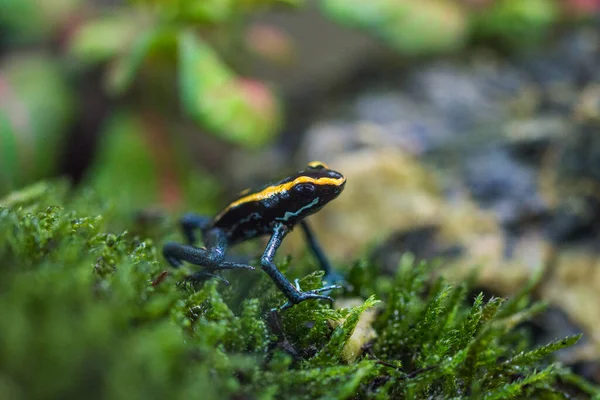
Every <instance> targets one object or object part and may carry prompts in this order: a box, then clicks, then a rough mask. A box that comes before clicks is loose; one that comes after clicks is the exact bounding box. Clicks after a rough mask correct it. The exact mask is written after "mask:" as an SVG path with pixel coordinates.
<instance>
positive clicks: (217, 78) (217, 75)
mask: <svg viewBox="0 0 600 400" xmlns="http://www.w3.org/2000/svg"><path fill="white" fill-rule="evenodd" d="M179 90H180V93H181V100H182V102H183V107H184V109H185V111H186V112H187V114H188V115H190V116H191V117H192V118H193V119H194V120H195V121H196V122H197V123H198V124H200V125H201V126H204V127H206V128H208V130H209V131H210V132H211V133H213V134H215V135H216V136H218V137H220V138H222V139H225V140H228V141H231V142H233V143H236V144H240V145H244V146H247V147H260V146H263V145H265V144H267V143H268V142H270V141H271V140H272V139H273V138H274V136H275V134H276V133H277V130H278V129H279V126H280V119H281V110H280V106H279V102H278V99H277V98H276V97H275V96H274V95H273V93H271V91H269V90H268V89H267V88H266V87H265V86H263V85H262V84H260V83H258V82H252V81H249V80H243V79H239V78H238V77H237V76H236V75H235V74H234V72H233V71H231V70H230V69H229V68H228V67H227V66H226V65H225V64H223V62H222V61H221V60H220V59H219V57H218V56H217V54H216V53H215V52H214V51H213V49H212V48H211V47H210V46H208V45H207V44H205V43H203V42H202V41H201V40H199V39H198V38H197V37H196V36H195V34H194V33H192V32H189V31H187V32H183V33H182V34H181V36H180V38H179Z"/></svg>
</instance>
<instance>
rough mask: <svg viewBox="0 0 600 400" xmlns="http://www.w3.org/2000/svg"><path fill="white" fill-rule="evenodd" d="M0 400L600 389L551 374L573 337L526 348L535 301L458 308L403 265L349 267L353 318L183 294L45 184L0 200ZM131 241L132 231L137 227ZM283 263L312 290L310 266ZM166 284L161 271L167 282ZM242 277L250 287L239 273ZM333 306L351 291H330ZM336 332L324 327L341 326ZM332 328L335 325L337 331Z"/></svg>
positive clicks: (249, 288) (246, 286)
mask: <svg viewBox="0 0 600 400" xmlns="http://www.w3.org/2000/svg"><path fill="white" fill-rule="evenodd" d="M0 205H4V206H5V207H4V208H0V260H2V269H1V270H0V274H1V276H0V310H2V318H0V337H1V338H2V340H1V341H0V398H11V399H12V398H16V399H19V398H27V399H30V398H83V397H85V398H112V399H119V398H124V399H125V398H126V399H133V398H191V397H197V396H199V395H201V396H202V398H203V399H210V398H215V399H217V398H218V399H222V398H250V399H269V398H298V399H312V398H327V399H348V398H382V399H383V398H498V399H501V398H516V397H519V398H523V397H535V398H563V397H566V396H567V393H568V395H569V396H572V397H573V396H580V397H581V398H586V397H587V396H589V395H590V394H592V393H594V392H595V391H596V390H597V389H596V388H595V387H594V386H592V385H590V384H589V383H587V382H584V381H582V380H581V379H579V378H578V377H576V376H575V375H573V374H571V373H570V372H569V371H568V369H566V368H564V367H562V366H561V365H559V364H556V363H552V360H551V358H550V357H549V356H550V355H551V353H553V352H554V351H556V350H558V349H561V348H564V347H567V346H570V345H572V344H574V343H575V342H576V341H577V340H578V337H569V338H565V339H561V340H559V341H557V342H554V343H550V344H548V345H547V346H544V347H542V348H538V349H531V347H530V343H529V341H528V336H527V334H526V331H525V330H523V329H522V328H520V326H521V323H522V322H524V321H526V320H527V319H529V318H530V317H531V316H533V315H534V314H536V313H538V312H539V311H541V310H542V309H543V307H544V305H543V304H540V303H533V304H531V302H530V301H529V299H528V289H529V288H525V289H524V290H523V291H522V292H521V293H520V294H519V295H517V296H515V297H514V298H512V299H510V300H508V301H504V299H500V298H492V299H490V300H487V301H484V299H483V296H482V295H479V296H477V297H476V298H475V299H474V301H469V300H470V299H469V298H468V297H467V292H468V287H467V285H466V284H465V285H459V286H450V285H448V284H447V283H445V282H444V281H443V280H441V279H438V280H435V281H433V282H432V281H431V279H429V276H430V275H431V274H430V273H431V271H430V267H429V266H427V265H425V264H419V265H414V264H413V263H411V262H410V260H409V259H405V261H404V262H403V263H402V265H401V266H400V268H399V271H398V274H397V276H396V277H395V279H394V280H390V279H389V278H385V277H380V276H378V275H377V273H376V270H375V268H374V267H373V266H371V265H365V264H361V263H358V264H356V265H355V266H353V267H352V269H351V270H350V273H349V281H350V283H351V285H352V289H351V290H349V291H348V293H346V295H353V296H356V295H360V296H362V297H363V298H364V299H366V300H365V301H364V303H363V304H362V305H359V306H356V307H352V308H348V309H339V310H335V309H332V308H330V307H329V305H327V304H324V303H322V302H305V303H302V304H300V305H298V306H295V307H293V308H292V309H290V310H288V311H286V312H285V313H282V314H273V313H269V312H268V310H269V309H270V308H271V307H273V306H276V305H279V304H281V303H282V302H283V301H284V299H283V296H282V295H281V293H279V292H278V291H277V290H276V289H275V287H274V285H273V284H272V283H271V282H270V281H269V279H268V278H267V277H266V275H265V274H263V273H261V272H260V271H257V272H246V271H242V272H230V273H229V274H227V278H228V279H230V281H231V285H230V286H228V287H227V286H225V285H223V284H222V283H221V282H218V281H208V282H206V283H204V284H203V285H199V286H197V287H193V286H192V285H190V284H189V283H182V278H183V276H184V275H183V274H184V273H185V271H170V270H168V268H167V267H166V264H165V263H164V262H163V260H162V259H161V258H160V257H159V252H158V251H157V247H156V246H155V243H159V242H160V241H162V240H164V239H165V238H166V237H167V236H171V238H172V235H174V234H176V227H175V224H174V223H173V221H172V220H165V221H163V222H160V223H158V222H157V226H156V227H155V229H153V230H152V232H153V233H152V236H153V240H151V239H143V238H142V236H136V235H133V234H130V233H127V232H116V233H115V232H112V230H113V229H114V227H116V226H121V224H122V223H123V222H122V221H120V220H116V218H117V217H116V216H118V215H121V214H120V213H115V212H114V210H113V209H111V208H110V207H107V206H106V205H104V204H103V203H102V202H101V201H99V200H98V199H97V198H95V197H94V195H93V194H90V193H87V192H79V193H69V191H68V188H66V187H65V186H64V185H55V184H52V185H49V184H38V185H36V186H34V187H32V188H28V189H25V190H24V191H22V192H19V193H15V194H12V195H11V196H10V197H8V198H6V199H4V200H0ZM131 228H132V231H139V230H138V229H137V228H135V226H134V225H133V224H132V226H131ZM280 261H281V262H280V263H279V265H280V266H281V268H282V269H283V270H284V271H285V272H286V274H288V276H291V277H303V279H302V280H301V284H302V287H303V288H304V289H310V288H315V287H318V286H319V285H320V284H321V272H312V273H310V271H311V270H314V267H313V265H312V263H311V262H309V261H308V260H295V262H294V263H293V265H294V268H290V269H289V271H288V266H291V265H292V263H290V260H289V259H285V260H280ZM165 271H169V273H168V274H167V273H165ZM242 275H243V276H242ZM335 295H337V296H342V295H344V294H342V293H337V294H335ZM372 307H378V309H379V310H380V311H379V313H378V315H377V317H376V319H375V322H374V327H375V329H376V332H377V338H376V339H375V340H374V341H373V343H370V344H369V345H368V346H366V348H365V351H364V352H363V354H362V355H361V356H360V357H358V358H357V359H356V360H355V361H353V362H347V361H346V360H345V358H344V355H343V349H344V346H345V344H346V342H347V340H348V339H349V337H350V336H351V334H352V332H353V330H354V327H355V326H356V324H357V322H358V320H359V317H360V316H361V314H362V313H363V312H364V311H365V310H367V309H370V308H372ZM342 319H343V322H342V323H338V324H332V323H331V322H332V321H335V320H342ZM334 325H335V328H334V327H333V326H334Z"/></svg>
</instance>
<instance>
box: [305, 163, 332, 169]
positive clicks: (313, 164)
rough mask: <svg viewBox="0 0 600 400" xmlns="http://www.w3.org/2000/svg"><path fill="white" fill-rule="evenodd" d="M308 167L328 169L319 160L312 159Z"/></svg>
mask: <svg viewBox="0 0 600 400" xmlns="http://www.w3.org/2000/svg"><path fill="white" fill-rule="evenodd" d="M308 167H309V168H311V169H329V167H328V166H327V164H325V163H322V162H321V161H312V162H309V163H308Z"/></svg>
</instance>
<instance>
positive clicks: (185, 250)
mask: <svg viewBox="0 0 600 400" xmlns="http://www.w3.org/2000/svg"><path fill="white" fill-rule="evenodd" d="M204 243H205V245H206V247H196V246H192V245H185V244H180V243H174V242H169V243H166V244H165V245H164V247H163V255H164V257H165V259H166V260H167V261H168V262H169V264H171V265H172V266H173V267H174V268H179V267H180V266H181V265H182V264H183V262H184V261H187V262H189V263H191V264H194V265H199V266H202V267H204V268H206V269H207V270H209V271H211V272H214V271H217V270H222V269H250V270H254V269H255V268H254V267H253V266H251V265H247V264H240V263H235V262H230V261H224V258H225V252H226V251H227V237H226V235H225V232H223V231H222V230H221V229H210V230H208V231H206V232H204ZM211 272H206V271H200V272H197V273H195V274H194V275H193V276H192V278H193V279H199V280H200V279H205V278H209V277H214V276H215V275H214V274H213V273H211Z"/></svg>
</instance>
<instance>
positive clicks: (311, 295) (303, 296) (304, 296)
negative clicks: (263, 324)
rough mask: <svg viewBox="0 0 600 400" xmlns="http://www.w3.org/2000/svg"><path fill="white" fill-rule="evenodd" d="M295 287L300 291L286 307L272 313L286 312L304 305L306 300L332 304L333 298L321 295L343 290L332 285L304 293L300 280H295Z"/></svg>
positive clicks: (289, 300)
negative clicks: (301, 289) (317, 300)
mask: <svg viewBox="0 0 600 400" xmlns="http://www.w3.org/2000/svg"><path fill="white" fill-rule="evenodd" d="M295 286H296V289H298V292H296V293H294V294H293V295H292V296H290V297H289V298H288V301H287V303H285V304H284V305H282V306H281V307H279V308H274V309H272V310H271V311H283V310H286V309H288V308H290V307H292V306H294V305H296V304H299V303H302V302H303V301H305V300H310V299H313V300H315V299H320V300H327V301H329V302H331V303H333V298H332V297H329V296H326V295H322V294H319V293H323V292H329V291H331V290H333V289H341V288H342V287H341V286H338V285H330V286H324V287H322V288H319V289H315V290H309V291H307V292H302V291H300V282H299V281H298V279H296V280H295Z"/></svg>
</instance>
